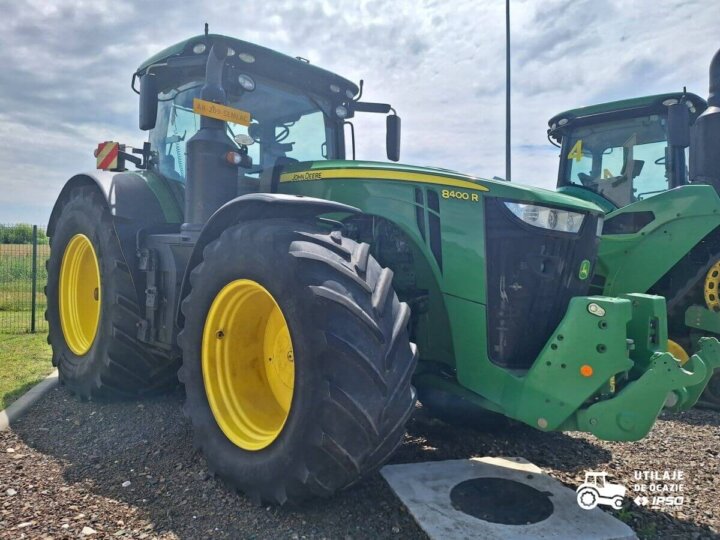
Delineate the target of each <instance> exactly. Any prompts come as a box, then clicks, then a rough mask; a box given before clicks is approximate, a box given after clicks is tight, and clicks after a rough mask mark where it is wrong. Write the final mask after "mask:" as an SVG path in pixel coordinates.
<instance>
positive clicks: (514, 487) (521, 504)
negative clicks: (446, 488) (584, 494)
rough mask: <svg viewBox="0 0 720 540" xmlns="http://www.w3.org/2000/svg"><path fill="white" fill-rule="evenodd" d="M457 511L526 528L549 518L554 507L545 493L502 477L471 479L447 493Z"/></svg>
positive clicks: (493, 521) (502, 523)
mask: <svg viewBox="0 0 720 540" xmlns="http://www.w3.org/2000/svg"><path fill="white" fill-rule="evenodd" d="M450 501H451V502H452V505H453V507H454V508H455V509H456V510H460V511H461V512H464V513H466V514H468V515H471V516H473V517H476V518H479V519H482V520H485V521H489V522H490V523H500V524H501V525H527V524H528V523H538V522H539V521H542V520H544V519H547V518H549V517H550V516H551V515H552V513H553V504H552V501H550V497H549V496H548V494H547V492H543V491H538V490H537V489H535V488H533V487H530V486H528V485H527V484H522V483H520V482H515V481H514V480H505V479H504V478H474V479H472V480H465V481H464V482H460V483H459V484H458V485H456V486H455V487H454V488H452V490H451V491H450Z"/></svg>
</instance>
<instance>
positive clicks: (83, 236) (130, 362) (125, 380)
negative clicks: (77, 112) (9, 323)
mask: <svg viewBox="0 0 720 540" xmlns="http://www.w3.org/2000/svg"><path fill="white" fill-rule="evenodd" d="M50 246H51V249H50V258H49V260H48V261H47V270H48V284H47V288H46V290H45V294H46V295H47V306H48V307H47V312H46V313H45V317H46V319H47V320H48V325H49V334H48V343H50V345H51V346H52V351H53V364H54V365H55V366H57V368H58V371H59V375H60V381H61V382H62V383H64V384H65V385H66V386H67V387H68V388H69V389H70V390H71V391H72V392H74V393H76V394H77V395H79V396H80V397H82V398H85V399H92V398H100V397H102V398H124V397H134V396H139V395H145V394H155V393H159V392H161V391H164V390H167V389H168V388H170V387H173V386H176V385H177V376H176V373H177V369H178V363H179V362H178V360H177V359H174V358H172V357H171V356H170V355H169V354H163V353H160V352H151V351H150V350H149V349H148V347H147V346H146V345H143V344H141V343H140V342H138V341H137V339H136V338H135V336H136V334H137V325H138V323H139V321H140V310H139V308H138V302H137V294H136V292H135V288H134V287H133V283H132V279H131V277H130V271H129V269H128V267H127V264H126V263H125V259H124V258H123V255H122V252H121V250H120V243H119V241H118V238H117V235H116V233H115V228H114V227H113V222H112V216H111V215H110V211H109V210H108V208H107V205H106V203H105V201H104V199H103V198H102V196H101V195H100V194H99V193H98V192H97V190H96V189H94V188H93V187H89V186H88V187H78V188H75V189H73V190H72V192H71V193H70V195H69V197H68V198H67V199H66V200H65V201H64V202H63V206H62V209H61V212H60V217H59V218H58V220H57V222H56V224H55V229H54V232H53V235H52V237H51V238H50Z"/></svg>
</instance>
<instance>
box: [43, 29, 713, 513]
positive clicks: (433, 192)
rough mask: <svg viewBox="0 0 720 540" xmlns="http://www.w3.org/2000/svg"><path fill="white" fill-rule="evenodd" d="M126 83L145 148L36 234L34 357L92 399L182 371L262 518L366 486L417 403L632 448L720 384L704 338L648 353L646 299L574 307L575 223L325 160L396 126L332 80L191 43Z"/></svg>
mask: <svg viewBox="0 0 720 540" xmlns="http://www.w3.org/2000/svg"><path fill="white" fill-rule="evenodd" d="M138 84H139V90H138V93H139V96H140V99H139V101H140V128H141V129H143V130H147V131H149V141H148V142H147V143H145V144H144V146H143V148H142V149H136V150H131V149H129V148H126V147H124V146H123V145H120V144H119V143H117V142H105V143H101V144H100V145H99V146H98V149H97V150H96V157H97V160H98V167H99V168H100V169H103V171H102V172H98V173H92V174H78V175H77V176H74V177H72V178H71V179H70V180H69V181H68V182H67V184H66V185H65V187H64V188H63V189H62V192H61V194H60V197H59V198H58V201H57V203H56V205H55V207H54V209H53V211H52V215H51V219H50V225H49V235H50V236H51V242H52V249H51V256H50V260H49V263H48V264H49V265H48V268H49V276H50V280H49V283H48V287H47V296H48V314H47V316H48V319H49V322H50V342H51V344H52V347H53V359H54V362H55V364H57V366H58V368H59V372H60V378H61V381H62V382H63V383H64V384H65V385H66V386H67V387H68V388H69V389H70V390H71V391H73V392H75V393H76V394H78V395H79V396H81V397H83V398H91V399H94V398H100V397H104V396H112V397H114V396H135V395H142V394H148V393H153V392H157V391H160V390H162V389H163V388H166V387H167V386H168V385H171V384H172V383H173V380H174V376H175V373H176V370H178V368H179V371H177V374H178V378H179V379H180V381H181V382H182V383H183V384H184V386H185V391H186V404H185V410H186V413H187V415H188V416H189V419H190V422H191V423H192V426H193V430H194V432H195V440H196V443H197V445H198V447H199V448H200V449H202V451H203V453H204V454H205V456H206V459H207V462H208V466H209V468H210V469H211V470H213V471H215V472H216V473H217V474H218V475H219V476H221V477H222V478H224V479H225V480H227V481H228V482H229V483H231V484H232V485H234V486H236V487H238V488H240V489H242V490H244V491H245V492H247V493H248V494H250V496H252V497H253V498H255V499H257V500H264V501H270V502H276V503H284V502H285V501H287V500H290V501H297V500H300V499H303V498H304V497H307V496H310V495H330V494H332V493H333V492H335V491H336V490H338V489H340V488H343V487H345V486H348V485H350V484H352V483H353V482H356V481H357V480H358V479H359V478H360V477H361V476H363V475H364V474H366V473H368V472H370V471H373V470H375V469H377V468H378V467H380V466H381V465H382V464H383V462H384V461H385V460H386V459H387V458H388V457H389V456H390V454H391V453H392V452H393V451H394V449H395V448H396V447H397V446H398V444H400V442H401V441H402V439H403V435H404V432H405V427H404V426H405V423H406V422H407V420H408V418H409V417H410V415H411V414H412V412H413V409H414V406H415V400H416V392H415V388H417V391H418V393H419V396H420V399H421V400H422V401H423V402H424V404H425V405H427V406H429V408H430V409H431V410H433V409H434V410H436V412H438V413H439V414H442V413H444V412H453V410H452V408H459V407H466V408H469V409H472V410H473V411H476V412H477V411H487V414H488V415H495V416H503V417H508V418H512V419H515V420H518V421H521V422H524V423H526V424H529V425H531V426H534V427H536V428H537V429H540V430H543V431H553V430H555V431H557V430H581V431H586V432H590V433H593V434H595V435H596V436H598V437H600V438H602V439H609V440H636V439H639V438H642V437H643V436H644V435H645V434H646V433H647V432H648V431H649V430H650V429H651V427H652V425H653V423H654V421H655V419H656V417H657V415H658V413H659V412H660V410H661V409H662V407H663V406H664V405H668V406H672V407H674V408H675V409H685V408H687V407H690V406H692V405H693V404H694V403H695V401H696V400H697V398H698V396H699V395H700V393H701V392H702V391H703V389H704V388H705V386H706V384H707V381H708V380H709V378H710V376H711V374H712V371H713V369H715V368H716V367H718V365H720V342H718V341H717V340H716V339H713V338H707V339H704V340H702V341H701V342H700V344H699V349H698V351H697V353H696V354H694V355H693V356H692V358H691V359H690V360H689V361H688V363H687V364H686V365H685V366H684V368H683V367H681V365H680V363H679V360H678V359H677V358H676V357H674V356H673V355H672V354H671V353H669V352H668V350H667V327H666V313H665V300H664V299H663V298H661V297H659V296H651V295H645V294H627V295H623V296H620V297H604V296H586V294H587V292H588V289H589V286H590V281H591V279H592V275H593V271H594V268H595V261H596V257H597V246H598V235H599V231H600V228H601V224H602V220H603V212H602V210H601V209H600V208H599V207H598V206H596V205H595V204H592V203H588V202H584V201H580V200H578V199H577V198H574V197H570V196H567V195H562V194H559V193H553V192H548V191H544V190H538V189H531V188H527V187H522V186H518V185H509V184H507V183H504V182H493V181H489V180H482V179H478V178H474V177H472V176H467V175H463V174H458V173H454V172H451V171H447V170H444V169H430V168H421V167H414V166H408V165H396V164H390V163H375V162H361V161H355V160H354V159H353V160H349V159H346V155H347V154H348V148H354V138H353V137H354V134H353V131H352V130H351V129H345V128H346V125H347V124H348V123H350V120H351V118H353V116H354V115H355V114H358V113H362V112H365V113H376V114H384V115H387V150H388V158H389V159H390V160H392V161H397V159H398V154H399V142H400V119H399V118H398V116H397V115H396V114H395V112H394V110H393V109H392V108H391V107H390V105H387V104H381V103H369V102H363V101H360V98H361V93H362V90H361V88H358V87H357V86H356V85H355V84H353V83H352V82H350V81H348V80H346V79H343V78H341V77H339V76H338V75H335V74H333V73H330V72H328V71H325V70H323V69H320V68H318V67H315V66H313V65H311V64H310V63H308V62H307V61H304V60H301V59H296V58H291V57H288V56H284V55H282V54H279V53H277V52H274V51H271V50H269V49H266V48H263V47H260V46H257V45H253V44H251V43H247V42H244V41H240V40H236V39H231V38H228V37H224V36H219V35H207V34H206V35H201V36H197V37H193V38H191V39H188V40H186V41H183V42H182V43H178V44H176V45H174V46H172V47H170V48H168V49H166V50H164V51H162V52H160V53H159V54H157V55H155V56H154V57H152V58H150V59H149V60H147V61H145V62H144V63H143V64H142V65H141V66H140V67H139V68H138V70H137V72H136V73H135V75H134V77H133V88H135V87H137V86H138ZM353 154H354V152H353ZM353 157H354V156H353ZM128 163H134V164H135V166H136V169H137V170H135V171H132V172H131V171H127V170H126V167H125V165H126V164H128ZM415 344H417V345H415ZM411 383H412V384H411ZM448 409H450V410H449V411H448Z"/></svg>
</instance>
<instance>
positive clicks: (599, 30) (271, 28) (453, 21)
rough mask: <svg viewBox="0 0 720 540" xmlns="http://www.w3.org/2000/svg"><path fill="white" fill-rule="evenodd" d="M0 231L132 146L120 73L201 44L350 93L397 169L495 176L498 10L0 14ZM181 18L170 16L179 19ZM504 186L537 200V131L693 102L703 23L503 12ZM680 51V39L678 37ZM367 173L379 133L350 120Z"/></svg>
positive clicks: (395, 6)
mask: <svg viewBox="0 0 720 540" xmlns="http://www.w3.org/2000/svg"><path fill="white" fill-rule="evenodd" d="M2 6H3V32H2V33H0V137H2V141H3V144H2V145H0V171H2V172H1V173H0V222H12V221H34V222H37V223H44V222H45V221H46V220H47V217H48V215H49V212H50V208H51V206H52V204H53V202H54V199H55V197H56V196H57V193H58V192H59V190H60V188H61V187H62V185H63V183H64V182H65V180H66V179H67V178H68V177H70V176H71V175H72V174H74V173H76V172H79V171H82V170H92V169H93V167H94V158H93V156H92V150H93V149H94V147H95V146H96V144H97V143H98V142H99V141H101V140H106V139H114V140H120V141H122V142H125V143H128V144H135V145H139V144H140V143H141V142H142V140H143V138H144V136H143V134H142V133H141V132H139V131H138V130H137V96H136V95H135V94H134V93H132V91H131V90H130V88H129V81H130V76H131V74H132V72H133V71H134V70H135V68H136V67H137V66H138V65H139V64H140V63H141V62H142V61H143V60H144V59H145V58H148V57H149V56H151V55H152V54H154V53H156V52H158V51H159V50H161V49H163V48H165V47H167V46H169V45H171V44H173V43H175V42H178V41H181V40H182V39H185V38H187V37H188V36H191V35H194V34H199V33H201V32H202V23H203V22H205V21H206V20H207V22H209V24H210V28H211V31H212V32H215V33H222V34H227V35H233V36H236V37H239V38H241V39H245V40H248V41H253V42H256V43H259V44H261V45H264V46H267V47H270V48H274V49H276V50H279V51H281V52H284V53H286V54H289V55H292V56H302V57H305V58H309V59H310V60H311V61H312V62H313V63H314V64H318V65H321V66H323V67H325V68H326V69H329V70H332V71H335V72H337V73H339V74H341V75H343V76H345V77H347V78H350V79H352V80H359V79H361V78H362V79H364V80H365V98H366V99H368V100H373V101H387V102H390V103H392V104H393V105H394V106H395V108H396V109H397V110H398V112H399V113H400V115H401V116H402V118H403V143H402V146H403V161H404V162H407V163H413V164H427V165H433V166H440V167H446V168H452V169H458V170H461V171H463V172H468V173H472V174H476V175H481V176H486V177H492V176H494V175H498V176H502V175H504V170H505V167H504V131H505V126H504V77H505V73H504V47H505V43H504V32H505V29H504V22H505V21H504V5H503V3H502V2H498V1H489V0H487V1H484V2H480V1H477V0H475V1H473V0H456V1H453V2H441V1H439V0H420V1H409V0H406V1H390V0H365V1H360V2H356V1H350V0H343V1H330V0H315V1H310V0H308V1H306V2H296V1H292V0H280V1H272V2H267V1H253V0H248V1H246V2H237V1H229V0H218V1H216V2H213V3H207V2H201V1H199V0H191V1H187V2H183V3H182V4H181V5H180V4H178V3H177V2H172V3H170V2H147V1H145V2H140V1H130V0H124V1H123V0H117V1H114V2H99V1H93V2H89V1H86V0H76V1H71V0H68V1H62V2H60V1H56V2H48V1H47V0H32V1H27V2H15V3H11V2H9V0H5V1H3V2H2ZM180 6H181V7H180ZM512 17H513V21H512V24H513V26H512V50H513V92H512V97H513V122H512V128H513V179H514V180H515V181H521V182H523V183H532V184H535V185H541V186H545V187H552V186H553V184H554V177H555V170H556V166H557V163H556V161H557V150H556V149H555V148H554V147H552V146H550V144H549V143H548V142H547V140H546V137H545V130H546V128H547V123H546V122H547V119H548V118H550V117H551V116H553V115H554V114H555V113H557V112H560V111H562V110H565V109H569V108H573V107H577V106H582V105H587V104H590V103H595V102H600V101H609V100H613V99H620V98H623V97H631V96H638V95H645V94H653V93H659V92H664V91H671V90H679V89H681V88H682V87H683V86H687V87H688V89H689V90H691V91H694V92H696V93H698V94H700V95H705V94H706V93H707V68H708V64H709V61H710V58H711V57H712V54H713V53H714V52H715V50H716V49H717V48H718V47H720V42H718V41H717V38H716V36H717V31H716V30H717V28H718V27H719V26H720V10H718V9H715V7H713V3H712V2H701V1H685V2H681V3H678V2H677V1H673V0H635V1H633V2H627V1H623V0H612V1H611V0H598V1H590V0H585V1H577V0H573V1H570V0H547V1H543V2H540V1H539V0H513V2H512ZM689 36H692V39H688V37H689ZM357 134H358V157H359V158H370V159H373V158H374V159H383V156H384V122H383V121H382V119H381V118H374V117H372V116H371V115H368V117H366V118H362V119H358V121H357Z"/></svg>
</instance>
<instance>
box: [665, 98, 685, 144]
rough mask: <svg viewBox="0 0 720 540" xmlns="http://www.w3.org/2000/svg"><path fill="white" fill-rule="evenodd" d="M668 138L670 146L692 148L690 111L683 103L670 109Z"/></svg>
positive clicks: (676, 104) (671, 106)
mask: <svg viewBox="0 0 720 540" xmlns="http://www.w3.org/2000/svg"><path fill="white" fill-rule="evenodd" d="M667 138H668V145H669V146H676V147H677V146H680V147H682V148H686V147H688V146H690V110H689V109H688V107H687V105H685V103H683V102H680V103H675V104H674V105H670V106H669V107H668V121H667Z"/></svg>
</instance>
